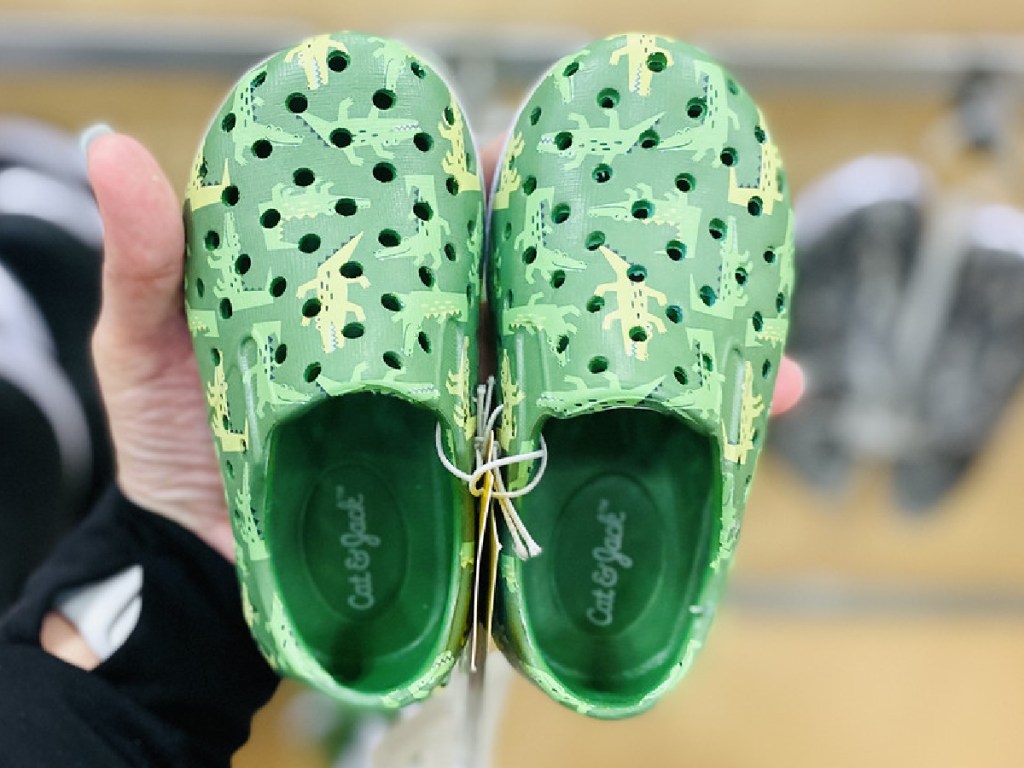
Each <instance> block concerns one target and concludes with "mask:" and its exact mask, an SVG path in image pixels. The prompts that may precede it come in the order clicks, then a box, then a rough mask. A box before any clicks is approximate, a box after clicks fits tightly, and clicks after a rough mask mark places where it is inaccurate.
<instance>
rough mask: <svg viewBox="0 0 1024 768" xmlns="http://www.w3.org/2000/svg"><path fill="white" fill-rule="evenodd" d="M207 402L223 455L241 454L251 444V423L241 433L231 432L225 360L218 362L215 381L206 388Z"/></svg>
mask: <svg viewBox="0 0 1024 768" xmlns="http://www.w3.org/2000/svg"><path fill="white" fill-rule="evenodd" d="M206 402H207V403H208V404H209V406H210V427H211V429H212V430H213V436H214V437H216V438H217V440H219V441H220V450H221V452H222V453H241V452H242V451H244V450H245V449H246V447H247V446H248V444H249V423H248V422H246V423H245V427H244V428H243V430H242V431H241V432H232V431H231V416H230V415H229V413H228V382H227V378H226V377H225V375H224V359H223V358H220V359H218V361H217V367H216V368H214V371H213V381H212V382H210V383H209V384H208V385H207V386H206Z"/></svg>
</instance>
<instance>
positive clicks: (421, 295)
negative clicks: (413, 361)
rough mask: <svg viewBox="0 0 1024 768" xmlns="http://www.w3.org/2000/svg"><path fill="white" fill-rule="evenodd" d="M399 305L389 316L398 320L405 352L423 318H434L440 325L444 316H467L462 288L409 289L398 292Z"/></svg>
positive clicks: (413, 340) (414, 340) (410, 345)
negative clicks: (451, 289) (405, 291)
mask: <svg viewBox="0 0 1024 768" xmlns="http://www.w3.org/2000/svg"><path fill="white" fill-rule="evenodd" d="M398 299H399V301H400V302H401V304H402V308H401V309H400V310H399V311H398V312H395V314H394V316H393V317H392V320H394V321H395V322H396V323H398V322H400V323H401V324H402V339H403V348H404V350H405V354H407V355H408V354H410V353H412V351H413V347H414V346H415V345H416V340H417V337H418V336H419V334H420V332H421V331H423V327H424V325H425V324H426V322H427V320H430V319H435V320H437V321H438V322H439V324H440V326H441V329H442V331H443V329H444V323H445V321H446V320H447V319H448V318H452V319H454V320H465V319H466V318H467V317H469V298H468V297H467V296H466V294H465V292H464V291H442V290H441V289H440V288H438V287H437V286H435V287H433V288H431V289H430V290H428V291H410V292H409V293H400V294H398Z"/></svg>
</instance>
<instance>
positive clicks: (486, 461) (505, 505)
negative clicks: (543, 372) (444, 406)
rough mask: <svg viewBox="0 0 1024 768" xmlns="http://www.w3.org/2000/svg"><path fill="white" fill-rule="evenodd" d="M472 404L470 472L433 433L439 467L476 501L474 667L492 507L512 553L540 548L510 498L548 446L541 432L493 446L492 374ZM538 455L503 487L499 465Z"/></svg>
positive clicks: (544, 458)
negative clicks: (513, 484)
mask: <svg viewBox="0 0 1024 768" xmlns="http://www.w3.org/2000/svg"><path fill="white" fill-rule="evenodd" d="M476 406H477V408H476V412H477V422H476V426H477V430H476V436H475V437H474V439H473V454H474V464H473V467H474V468H473V471H472V472H464V471H463V470H461V469H459V468H458V467H457V466H455V464H454V463H452V461H451V460H450V459H449V458H448V456H447V455H445V452H444V445H443V443H442V437H441V425H440V424H438V425H437V429H436V430H435V432H434V443H435V446H436V448H437V457H438V459H440V461H441V464H442V465H444V468H445V469H447V470H448V471H449V472H450V473H451V474H452V475H454V476H455V477H457V478H458V479H459V480H461V481H462V482H464V483H465V484H466V487H467V488H468V489H469V492H470V493H471V494H472V495H473V496H474V497H476V498H477V499H478V500H479V503H478V510H479V511H478V519H477V532H478V533H477V541H476V561H475V566H474V569H473V571H474V572H473V617H474V618H473V629H472V637H471V640H470V646H471V651H470V669H471V670H472V671H474V672H475V671H476V669H477V654H478V648H479V643H478V636H477V628H478V626H479V622H478V621H477V620H476V617H477V616H479V613H478V610H479V604H480V581H481V578H482V576H483V568H484V566H483V552H484V543H485V541H486V539H487V538H488V535H489V536H490V539H491V543H492V547H493V551H494V553H495V555H497V552H498V550H500V549H501V542H500V539H499V537H498V528H497V513H496V511H495V507H497V509H498V510H499V511H500V512H501V516H502V518H503V519H504V522H505V527H506V528H507V529H508V532H509V536H510V538H511V539H512V549H513V551H514V552H515V554H516V557H518V558H519V559H521V560H529V559H530V558H532V557H536V556H537V555H539V554H540V553H541V551H542V550H541V547H540V545H539V544H538V543H537V542H536V541H535V540H534V538H533V537H532V536H531V535H530V532H529V531H528V530H527V528H526V525H525V524H524V523H523V521H522V519H521V518H520V517H519V513H518V512H516V508H515V505H514V504H513V503H512V500H513V499H516V498H519V497H521V496H525V495H526V494H528V493H529V492H530V491H532V490H533V489H534V488H536V487H537V485H538V483H540V481H541V478H542V477H543V476H544V470H545V469H546V468H547V463H548V449H547V444H546V443H545V442H544V437H543V436H541V438H540V447H539V448H538V449H537V450H534V451H528V452H526V453H519V454H515V455H512V456H502V455H501V448H500V446H499V445H498V440H497V436H496V434H495V425H496V424H497V421H498V417H499V416H501V414H502V412H503V411H504V408H505V406H504V405H498V406H495V405H494V377H493V376H492V377H489V378H488V380H487V384H481V385H480V386H478V387H477V393H476ZM484 414H486V418H483V415H484ZM538 460H539V461H540V464H539V466H538V467H537V471H536V473H535V474H534V476H533V478H532V479H531V480H530V482H529V483H527V484H526V485H524V486H523V487H522V488H518V489H516V490H514V491H510V490H508V489H507V488H506V487H505V481H504V479H503V478H502V476H501V470H502V468H504V467H508V466H512V465H514V464H525V463H528V462H534V461H538ZM497 569H498V558H497V556H495V557H493V558H492V560H491V569H490V574H489V576H490V579H489V582H488V590H487V617H486V629H487V636H488V637H489V636H490V634H491V626H492V623H493V618H494V593H495V585H496V583H497V576H498V571H497Z"/></svg>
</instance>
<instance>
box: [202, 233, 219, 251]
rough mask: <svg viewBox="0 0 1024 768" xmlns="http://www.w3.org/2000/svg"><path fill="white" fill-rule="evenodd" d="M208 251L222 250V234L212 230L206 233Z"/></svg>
mask: <svg viewBox="0 0 1024 768" xmlns="http://www.w3.org/2000/svg"><path fill="white" fill-rule="evenodd" d="M205 242H206V250H208V251H215V250H217V249H218V248H220V234H219V233H217V232H214V231H213V230H212V229H211V230H210V231H209V232H207V233H206V240H205Z"/></svg>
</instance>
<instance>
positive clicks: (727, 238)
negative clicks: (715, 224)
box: [690, 216, 750, 320]
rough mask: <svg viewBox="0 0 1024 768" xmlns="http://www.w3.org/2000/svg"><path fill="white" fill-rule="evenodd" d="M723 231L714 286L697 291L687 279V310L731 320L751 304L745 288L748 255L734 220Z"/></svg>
mask: <svg viewBox="0 0 1024 768" xmlns="http://www.w3.org/2000/svg"><path fill="white" fill-rule="evenodd" d="M725 228H726V231H725V233H724V236H723V237H722V240H721V244H720V245H719V254H720V262H721V264H722V268H721V270H720V271H719V273H718V281H717V285H714V286H712V285H704V286H701V287H700V288H699V289H698V288H697V284H696V282H695V281H694V278H693V275H690V306H691V308H692V309H693V310H694V311H696V312H700V313H702V314H705V315H712V316H713V317H723V318H727V319H729V320H731V319H732V318H733V317H735V315H736V310H737V309H740V308H741V307H745V306H747V304H748V303H749V302H750V296H749V295H748V294H747V290H746V287H745V286H746V275H747V270H748V269H749V268H750V252H749V251H741V250H740V247H739V232H738V227H737V226H736V219H735V218H733V217H731V216H730V217H729V220H728V222H726V224H725Z"/></svg>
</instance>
